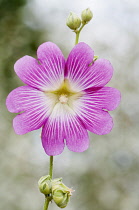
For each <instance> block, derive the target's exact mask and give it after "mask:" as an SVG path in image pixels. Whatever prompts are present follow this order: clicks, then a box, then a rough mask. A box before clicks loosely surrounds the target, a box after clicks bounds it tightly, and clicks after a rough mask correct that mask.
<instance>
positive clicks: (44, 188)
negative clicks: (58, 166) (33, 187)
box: [38, 175, 52, 195]
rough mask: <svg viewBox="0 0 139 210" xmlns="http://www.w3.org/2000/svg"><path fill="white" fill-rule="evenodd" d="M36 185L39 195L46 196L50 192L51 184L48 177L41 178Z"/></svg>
mask: <svg viewBox="0 0 139 210" xmlns="http://www.w3.org/2000/svg"><path fill="white" fill-rule="evenodd" d="M38 185H39V190H40V192H41V193H43V194H45V195H48V194H50V193H51V192H52V184H51V180H50V176H49V175H47V176H43V177H41V178H40V180H39V182H38Z"/></svg>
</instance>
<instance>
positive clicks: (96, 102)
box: [83, 87, 121, 111]
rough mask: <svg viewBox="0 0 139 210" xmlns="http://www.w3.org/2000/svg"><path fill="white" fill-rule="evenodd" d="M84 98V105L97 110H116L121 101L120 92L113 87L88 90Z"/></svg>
mask: <svg viewBox="0 0 139 210" xmlns="http://www.w3.org/2000/svg"><path fill="white" fill-rule="evenodd" d="M85 92H86V95H84V97H83V101H84V103H87V105H88V106H90V107H94V108H95V109H106V110H108V111H112V110H114V109H116V107H117V106H118V105H119V103H120V100H121V94H120V91H119V90H117V89H115V88H112V87H103V88H100V89H98V90H95V91H94V90H93V88H92V89H91V88H90V89H87V90H86V91H85Z"/></svg>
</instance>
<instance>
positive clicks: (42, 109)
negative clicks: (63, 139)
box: [6, 86, 55, 135]
mask: <svg viewBox="0 0 139 210" xmlns="http://www.w3.org/2000/svg"><path fill="white" fill-rule="evenodd" d="M54 104H55V98H52V97H50V96H49V95H48V94H45V93H44V92H41V91H39V90H37V89H35V88H32V87H28V86H22V87H18V88H16V89H15V90H13V91H12V92H11V93H10V94H9V95H8V97H7V100H6V105H7V108H8V110H9V111H10V112H21V111H24V113H22V114H19V115H18V116H16V117H15V119H14V121H13V126H14V129H15V132H16V133H17V134H20V135H22V134H25V133H27V132H30V131H32V130H36V129H38V128H40V127H41V126H42V125H43V124H44V122H45V121H46V119H47V117H48V116H49V115H50V113H51V111H52V109H53V106H54Z"/></svg>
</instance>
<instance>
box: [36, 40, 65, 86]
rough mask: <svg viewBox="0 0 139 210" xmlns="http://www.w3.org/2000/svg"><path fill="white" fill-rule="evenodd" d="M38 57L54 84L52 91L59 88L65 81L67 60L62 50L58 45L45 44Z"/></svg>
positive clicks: (41, 46)
mask: <svg viewBox="0 0 139 210" xmlns="http://www.w3.org/2000/svg"><path fill="white" fill-rule="evenodd" d="M37 56H38V59H39V61H40V63H41V65H42V66H43V67H44V69H45V72H46V73H45V74H46V75H47V77H48V78H49V80H50V83H51V84H52V86H51V90H55V89H57V88H59V86H60V85H61V83H62V82H63V80H64V69H65V58H64V56H63V54H62V52H61V50H60V49H59V48H58V46H57V45H56V44H54V43H52V42H45V43H43V44H41V45H40V46H39V48H38V50H37Z"/></svg>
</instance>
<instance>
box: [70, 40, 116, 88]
mask: <svg viewBox="0 0 139 210" xmlns="http://www.w3.org/2000/svg"><path fill="white" fill-rule="evenodd" d="M93 58H94V52H93V50H92V49H91V48H90V47H89V46H88V45H87V44H85V43H79V44H78V45H76V46H75V47H74V48H73V50H72V51H71V53H70V54H69V57H68V59H67V62H66V77H67V79H68V80H69V82H70V83H71V87H73V88H74V89H75V90H77V91H81V90H85V89H87V88H91V87H103V86H104V85H106V84H107V83H108V82H109V80H110V79H111V77H112V74H113V67H112V65H111V64H110V62H109V61H108V60H105V59H98V60H96V61H95V62H94V63H93V64H92V65H91V62H92V61H93Z"/></svg>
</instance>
